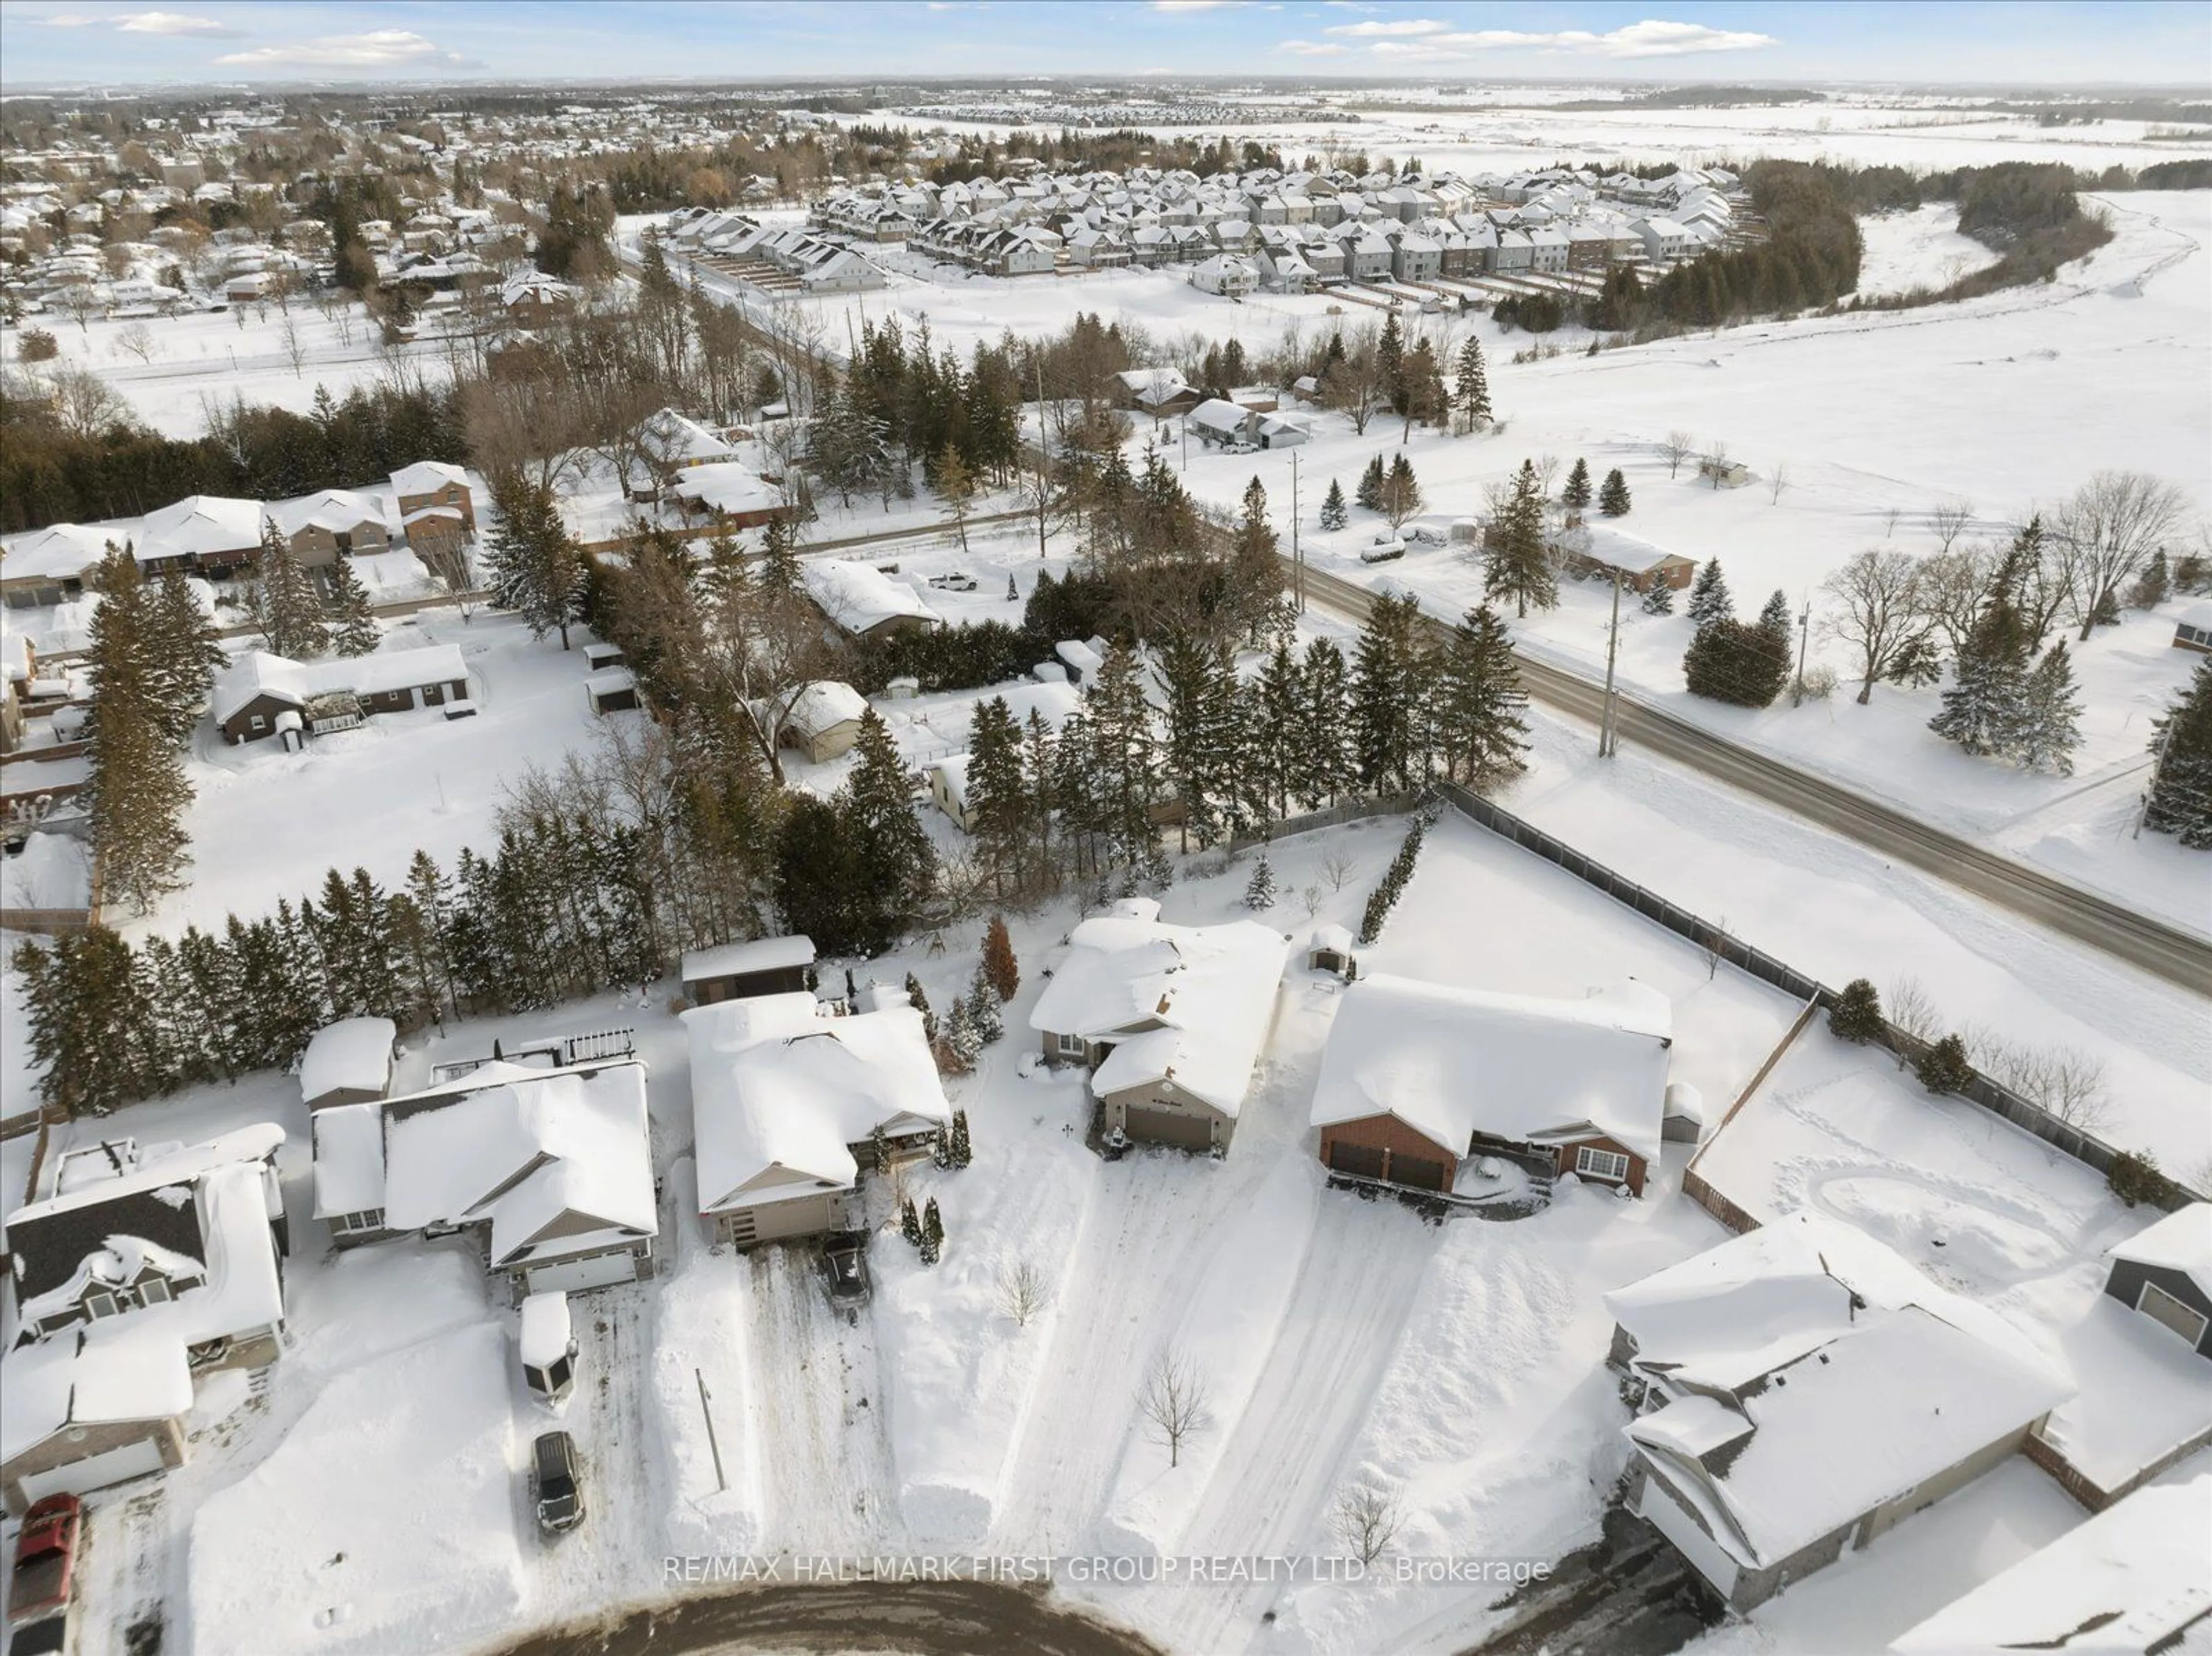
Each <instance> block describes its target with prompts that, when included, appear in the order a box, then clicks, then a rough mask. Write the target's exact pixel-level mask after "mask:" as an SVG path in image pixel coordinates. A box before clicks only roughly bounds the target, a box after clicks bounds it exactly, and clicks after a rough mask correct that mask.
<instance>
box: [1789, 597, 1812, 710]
mask: <svg viewBox="0 0 2212 1656" xmlns="http://www.w3.org/2000/svg"><path fill="white" fill-rule="evenodd" d="M1812 636H1813V600H1812V598H1811V597H1810V596H1808V597H1807V598H1806V600H1805V607H1804V609H1802V610H1800V611H1798V614H1797V685H1796V688H1795V689H1793V690H1791V691H1790V706H1791V707H1802V706H1803V705H1804V702H1805V646H1806V643H1807V641H1808V640H1810V639H1811V638H1812Z"/></svg>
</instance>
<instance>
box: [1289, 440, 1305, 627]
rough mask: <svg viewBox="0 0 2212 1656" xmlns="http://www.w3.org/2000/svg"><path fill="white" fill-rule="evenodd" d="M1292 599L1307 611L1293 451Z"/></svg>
mask: <svg viewBox="0 0 2212 1656" xmlns="http://www.w3.org/2000/svg"><path fill="white" fill-rule="evenodd" d="M1291 602H1292V604H1295V605H1296V606H1297V612H1298V613H1299V614H1300V615H1302V616H1303V615H1304V614H1305V612H1306V565H1305V559H1304V556H1303V555H1301V554H1300V553H1299V551H1298V452H1297V450H1296V449H1292V450H1291Z"/></svg>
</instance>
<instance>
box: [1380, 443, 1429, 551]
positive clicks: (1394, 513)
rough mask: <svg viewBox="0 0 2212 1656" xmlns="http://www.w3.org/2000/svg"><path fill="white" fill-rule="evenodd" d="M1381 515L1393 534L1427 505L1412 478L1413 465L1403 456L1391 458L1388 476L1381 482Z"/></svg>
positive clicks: (1419, 488) (1418, 486) (1398, 455)
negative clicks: (1387, 522) (1387, 521)
mask: <svg viewBox="0 0 2212 1656" xmlns="http://www.w3.org/2000/svg"><path fill="white" fill-rule="evenodd" d="M1381 498H1382V502H1383V505H1382V513H1383V516H1384V517H1385V518H1387V519H1389V523H1390V527H1391V530H1392V531H1394V532H1395V531H1396V530H1397V529H1398V528H1399V527H1400V526H1401V525H1403V524H1404V523H1405V521H1406V519H1408V518H1410V517H1412V516H1413V515H1414V514H1415V513H1418V512H1419V511H1420V509H1421V508H1422V507H1424V506H1425V505H1426V504H1427V501H1426V500H1424V499H1423V497H1422V494H1421V486H1420V484H1419V482H1416V481H1415V480H1414V477H1413V462H1412V461H1411V460H1408V459H1407V458H1406V457H1405V455H1404V454H1402V453H1401V454H1397V455H1394V456H1393V457H1391V460H1390V472H1389V476H1387V477H1385V478H1384V479H1383V493H1382V497H1381Z"/></svg>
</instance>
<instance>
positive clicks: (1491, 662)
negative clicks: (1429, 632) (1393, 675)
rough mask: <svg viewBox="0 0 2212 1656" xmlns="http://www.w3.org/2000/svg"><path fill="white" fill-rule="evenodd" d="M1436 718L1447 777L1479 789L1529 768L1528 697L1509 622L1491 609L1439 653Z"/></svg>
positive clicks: (1478, 613) (1469, 619) (1470, 616)
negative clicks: (1525, 713) (1525, 715)
mask: <svg viewBox="0 0 2212 1656" xmlns="http://www.w3.org/2000/svg"><path fill="white" fill-rule="evenodd" d="M1439 655H1440V659H1439V660H1438V662H1437V668H1436V671H1435V674H1434V679H1435V700H1434V703H1433V707H1432V713H1431V717H1432V719H1433V721H1434V723H1435V725H1436V729H1437V748H1438V749H1439V751H1440V752H1441V754H1442V755H1443V761H1444V773H1445V774H1446V775H1448V776H1449V777H1450V778H1451V779H1453V780H1454V781H1457V782H1464V783H1466V784H1467V785H1468V786H1469V787H1471V788H1474V789H1477V790H1486V789H1489V788H1493V787H1496V786H1498V785H1499V784H1500V783H1503V782H1509V781H1510V780H1512V779H1513V778H1515V777H1516V776H1519V775H1520V774H1522V772H1524V771H1526V770H1527V769H1528V761H1527V760H1526V759H1525V758H1524V757H1523V756H1522V755H1525V754H1526V753H1527V752H1528V720H1527V719H1524V718H1523V717H1522V713H1523V711H1524V710H1525V709H1526V708H1527V707H1528V695H1526V693H1524V692H1523V691H1522V688H1521V675H1520V670H1519V669H1518V668H1517V667H1516V665H1515V664H1514V660H1513V646H1512V643H1511V641H1510V640H1509V639H1508V638H1507V637H1506V634H1505V623H1504V622H1503V621H1501V620H1499V619H1498V615H1497V613H1496V612H1495V611H1494V610H1492V609H1491V608H1490V606H1489V605H1487V604H1485V605H1483V606H1482V607H1480V609H1475V610H1468V613H1467V616H1466V618H1465V619H1464V620H1462V622H1460V623H1459V625H1458V626H1456V627H1455V628H1452V633H1451V637H1450V639H1449V640H1448V641H1447V642H1446V643H1445V644H1444V646H1443V649H1442V650H1441V651H1440V652H1439Z"/></svg>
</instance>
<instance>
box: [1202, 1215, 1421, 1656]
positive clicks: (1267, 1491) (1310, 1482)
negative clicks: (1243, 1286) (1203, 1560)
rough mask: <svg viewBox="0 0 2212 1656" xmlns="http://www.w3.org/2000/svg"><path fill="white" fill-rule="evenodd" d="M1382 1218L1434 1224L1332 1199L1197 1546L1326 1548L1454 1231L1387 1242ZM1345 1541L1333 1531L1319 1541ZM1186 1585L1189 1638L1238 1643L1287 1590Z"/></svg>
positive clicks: (1213, 1492) (1408, 1225)
mask: <svg viewBox="0 0 2212 1656" xmlns="http://www.w3.org/2000/svg"><path fill="white" fill-rule="evenodd" d="M1378 1226H1387V1227H1389V1228H1392V1229H1394V1230H1397V1229H1401V1228H1402V1229H1404V1230H1407V1231H1411V1230H1413V1229H1416V1228H1423V1227H1422V1222H1421V1221H1420V1220H1419V1219H1418V1218H1416V1217H1414V1216H1413V1215H1412V1214H1410V1213H1407V1212H1403V1211H1402V1210H1395V1209H1394V1208H1393V1207H1392V1205H1391V1204H1385V1203H1368V1202H1363V1201H1360V1200H1359V1199H1358V1198H1355V1197H1353V1196H1351V1195H1349V1194H1348V1193H1346V1192H1327V1193H1326V1194H1325V1195H1324V1197H1323V1198H1322V1205H1321V1213H1320V1216H1319V1217H1318V1219H1317V1220H1316V1223H1315V1226H1314V1233H1313V1241H1312V1245H1311V1247H1310V1248H1309V1249H1308V1250H1307V1253H1306V1258H1305V1264H1304V1268H1303V1269H1302V1270H1301V1271H1300V1272H1299V1275H1298V1282H1297V1287H1296V1288H1295V1289H1292V1290H1291V1313H1290V1315H1289V1316H1288V1317H1287V1318H1285V1320H1284V1323H1283V1325H1282V1328H1281V1330H1280V1331H1279V1333H1278V1334H1277V1336H1276V1338H1275V1343H1274V1345H1273V1348H1272V1349H1271V1350H1269V1352H1268V1354H1267V1366H1266V1368H1264V1369H1263V1370H1262V1371H1261V1380H1260V1385H1259V1388H1258V1390H1257V1391H1255V1392H1254V1393H1253V1396H1252V1400H1251V1402H1250V1403H1249V1404H1248V1405H1247V1406H1246V1408H1245V1410H1244V1412H1243V1415H1242V1416H1240V1417H1239V1418H1238V1420H1237V1423H1236V1425H1235V1427H1234V1428H1233V1429H1231V1434H1230V1439H1229V1442H1228V1444H1227V1445H1226V1446H1225V1449H1224V1451H1223V1453H1222V1456H1221V1459H1220V1461H1219V1463H1218V1465H1217V1466H1216V1467H1215V1470H1214V1473H1213V1477H1212V1480H1211V1481H1210V1482H1209V1483H1208V1484H1207V1486H1206V1497H1205V1499H1204V1501H1202V1502H1201V1503H1200V1507H1199V1509H1198V1512H1197V1514H1196V1516H1195V1517H1194V1518H1193V1520H1191V1525H1190V1528H1189V1530H1188V1532H1187V1535H1186V1538H1185V1547H1184V1550H1185V1551H1187V1552H1189V1553H1193V1554H1201V1555H1211V1556H1225V1557H1236V1558H1259V1557H1266V1556H1279V1555H1283V1554H1292V1553H1304V1552H1306V1551H1309V1550H1316V1549H1309V1548H1308V1547H1307V1546H1306V1545H1305V1543H1306V1542H1307V1541H1308V1540H1309V1538H1311V1537H1312V1536H1313V1534H1314V1532H1315V1530H1316V1527H1317V1526H1318V1525H1319V1524H1320V1522H1321V1516H1322V1507H1323V1506H1324V1505H1325V1504H1326V1503H1327V1501H1328V1497H1329V1495H1330V1492H1331V1491H1332V1490H1333V1489H1334V1488H1335V1487H1336V1484H1337V1482H1338V1479H1339V1478H1340V1476H1341V1474H1342V1471H1343V1468H1344V1461H1345V1458H1346V1456H1347V1455H1348V1454H1349V1453H1351V1451H1352V1446H1353V1445H1354V1444H1355V1443H1356V1442H1357V1441H1358V1437H1359V1434H1360V1431H1361V1429H1362V1428H1363V1427H1364V1426H1365V1424H1366V1423H1367V1419H1368V1415H1369V1411H1370V1408H1371V1406H1372V1404H1373V1402H1374V1398H1375V1395H1376V1388H1377V1387H1378V1386H1380V1385H1381V1383H1382V1380H1383V1375H1384V1374H1386V1373H1387V1372H1388V1371H1389V1367H1390V1361H1391V1358H1392V1357H1393V1356H1395V1353H1396V1351H1397V1349H1398V1343H1399V1339H1400V1337H1401V1334H1402V1333H1403V1331H1404V1330H1405V1327H1406V1324H1407V1318H1408V1317H1409V1316H1410V1315H1411V1314H1412V1313H1413V1304H1414V1301H1415V1298H1416V1296H1417V1295H1418V1294H1419V1290H1420V1286H1421V1283H1422V1281H1423V1279H1424V1278H1425V1276H1426V1274H1427V1271H1428V1265H1429V1260H1430V1259H1431V1255H1432V1254H1433V1253H1434V1252H1435V1246H1436V1243H1437V1240H1440V1239H1441V1237H1442V1234H1443V1233H1442V1232H1441V1231H1437V1230H1431V1231H1430V1232H1429V1234H1428V1236H1427V1237H1426V1238H1425V1239H1424V1240H1425V1241H1426V1242H1427V1246H1419V1247H1417V1246H1409V1245H1407V1240H1406V1238H1405V1237H1404V1236H1402V1235H1401V1236H1399V1237H1397V1238H1396V1239H1395V1241H1394V1242H1393V1243H1390V1244H1385V1243H1383V1241H1382V1240H1380V1239H1379V1238H1378V1237H1377V1235H1376V1230H1377V1228H1378ZM1334 1549H1335V1543H1334V1541H1333V1540H1328V1541H1325V1542H1323V1543H1322V1545H1321V1547H1320V1548H1319V1549H1317V1550H1324V1551H1328V1550H1334ZM1177 1591H1178V1592H1180V1595H1181V1596H1180V1597H1179V1598H1178V1599H1177V1600H1176V1604H1175V1608H1176V1610H1178V1611H1181V1612H1182V1614H1181V1615H1180V1616H1179V1617H1176V1623H1177V1625H1176V1636H1175V1643H1176V1646H1177V1647H1180V1648H1184V1649H1189V1650H1204V1651H1228V1650H1236V1649H1240V1648H1242V1647H1243V1643H1244V1638H1243V1634H1242V1632H1241V1629H1254V1630H1255V1631H1256V1629H1258V1628H1259V1625H1260V1622H1259V1618H1260V1616H1261V1612H1262V1611H1265V1610H1266V1609H1267V1601H1268V1600H1270V1599H1271V1598H1273V1597H1274V1596H1275V1595H1277V1594H1278V1593H1279V1592H1281V1591H1283V1589H1282V1587H1281V1586H1279V1585H1274V1584H1268V1583H1265V1582H1261V1583H1255V1584H1254V1585H1252V1586H1248V1587H1245V1588H1243V1589H1242V1590H1241V1591H1239V1590H1237V1589H1235V1588H1231V1589H1228V1590H1225V1591H1224V1592H1221V1593H1219V1594H1218V1595H1216V1594H1212V1593H1208V1594H1206V1595H1203V1596H1201V1595H1200V1594H1198V1593H1196V1592H1189V1591H1188V1590H1180V1589H1179V1590H1177Z"/></svg>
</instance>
